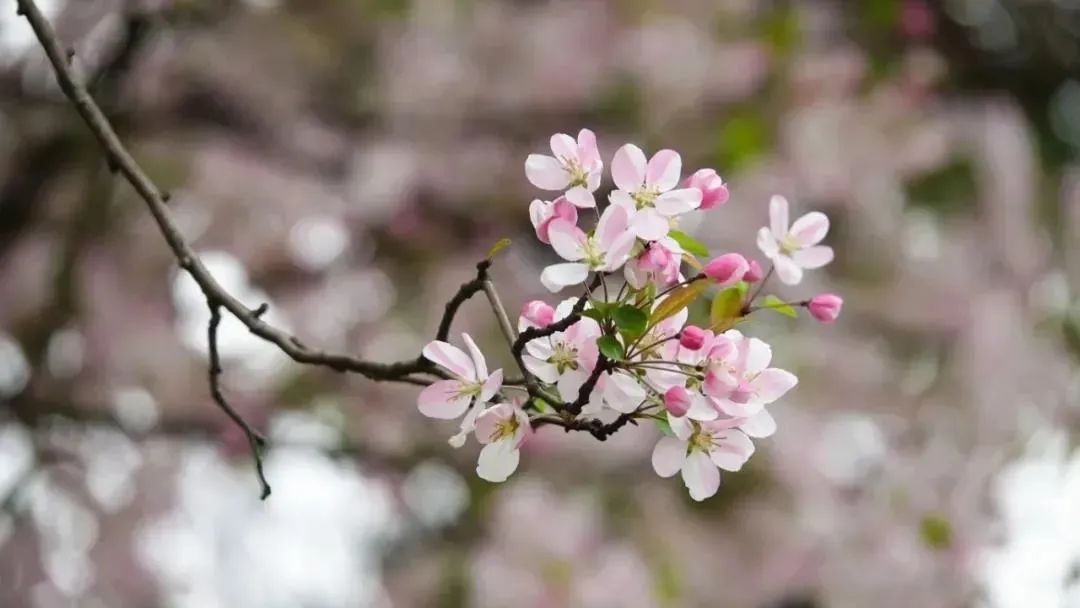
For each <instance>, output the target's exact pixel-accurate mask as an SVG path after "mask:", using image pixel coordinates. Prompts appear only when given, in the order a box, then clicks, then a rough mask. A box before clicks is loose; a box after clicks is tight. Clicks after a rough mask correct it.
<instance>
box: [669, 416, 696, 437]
mask: <svg viewBox="0 0 1080 608" xmlns="http://www.w3.org/2000/svg"><path fill="white" fill-rule="evenodd" d="M667 418H668V425H669V426H671V432H672V433H675V437H676V438H678V439H680V440H682V441H687V440H688V439H690V436H691V435H693V434H694V424H693V423H692V422H690V419H689V418H687V417H686V416H682V417H679V416H672V415H671V413H670V412H669V413H668V417H667Z"/></svg>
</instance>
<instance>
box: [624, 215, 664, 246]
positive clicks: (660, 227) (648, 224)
mask: <svg viewBox="0 0 1080 608" xmlns="http://www.w3.org/2000/svg"><path fill="white" fill-rule="evenodd" d="M630 229H631V230H632V231H633V232H634V234H636V235H637V236H638V238H640V239H642V240H644V241H655V240H659V239H662V238H664V237H665V236H667V234H668V231H669V230H671V225H670V224H669V223H668V221H667V218H665V217H663V216H661V215H660V214H659V213H658V212H657V211H656V209H653V208H651V207H647V208H645V209H642V210H640V211H638V212H637V213H635V214H634V217H633V218H632V219H631V220H630Z"/></svg>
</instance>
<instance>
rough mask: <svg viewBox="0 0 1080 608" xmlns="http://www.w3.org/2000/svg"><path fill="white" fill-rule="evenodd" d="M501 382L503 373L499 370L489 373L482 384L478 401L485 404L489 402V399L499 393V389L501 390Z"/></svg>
mask: <svg viewBox="0 0 1080 608" xmlns="http://www.w3.org/2000/svg"><path fill="white" fill-rule="evenodd" d="M502 382H503V371H502V370H501V369H497V370H495V371H493V372H491V375H490V376H488V377H487V379H486V380H484V384H483V385H482V387H481V389H480V401H482V402H485V403H486V402H488V401H491V398H492V397H494V396H495V393H497V392H499V389H500V388H502Z"/></svg>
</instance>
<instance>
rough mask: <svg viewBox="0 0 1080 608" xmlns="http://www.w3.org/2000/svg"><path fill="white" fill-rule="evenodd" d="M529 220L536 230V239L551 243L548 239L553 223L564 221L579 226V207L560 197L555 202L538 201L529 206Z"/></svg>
mask: <svg viewBox="0 0 1080 608" xmlns="http://www.w3.org/2000/svg"><path fill="white" fill-rule="evenodd" d="M529 219H530V220H532V225H533V228H534V229H535V230H536V238H538V239H540V242H541V243H551V240H550V239H549V238H548V228H549V227H550V226H551V222H553V221H555V220H557V219H562V220H566V221H567V222H570V223H571V224H577V221H578V212H577V207H575V206H574V205H573V204H571V203H570V201H568V200H566V197H564V196H560V197H559V198H557V199H555V201H554V202H548V201H542V200H540V199H536V200H534V201H533V202H532V204H530V205H529Z"/></svg>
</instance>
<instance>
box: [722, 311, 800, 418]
mask: <svg viewBox="0 0 1080 608" xmlns="http://www.w3.org/2000/svg"><path fill="white" fill-rule="evenodd" d="M724 335H725V336H726V337H727V338H728V339H730V340H731V341H732V342H733V343H734V344H735V353H736V356H735V357H734V358H733V359H732V358H721V359H718V360H717V361H719V363H717V364H715V365H713V366H710V372H711V373H713V374H714V375H713V376H712V377H711V378H710V377H709V376H707V377H706V382H705V394H706V395H708V396H709V397H711V399H712V402H713V405H714V406H716V408H717V409H719V410H720V411H721V412H723V413H724V414H727V415H729V416H735V417H739V418H750V417H752V416H754V415H756V414H758V413H759V412H761V411H762V410H763V409H764V407H765V406H766V405H768V404H770V403H772V402H774V401H776V400H777V399H779V398H780V397H783V396H784V394H785V393H787V392H788V391H789V390H791V389H792V388H794V387H795V385H796V384H798V382H799V379H798V378H797V377H796V376H795V374H793V373H791V372H789V371H786V370H783V369H779V368H775V367H769V363H770V362H771V361H772V348H770V347H769V345H768V344H766V343H765V342H763V341H761V340H759V339H758V338H750V337H747V336H744V335H742V333H741V332H739V331H738V330H734V329H732V330H728V331H727V332H724Z"/></svg>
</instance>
